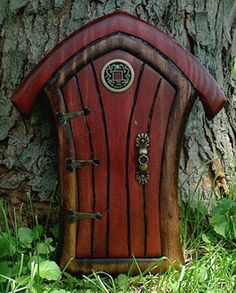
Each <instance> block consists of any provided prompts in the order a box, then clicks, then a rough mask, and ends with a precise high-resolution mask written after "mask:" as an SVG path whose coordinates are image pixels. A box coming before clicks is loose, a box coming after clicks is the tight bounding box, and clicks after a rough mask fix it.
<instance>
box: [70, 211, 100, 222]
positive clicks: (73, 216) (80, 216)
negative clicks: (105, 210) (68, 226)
mask: <svg viewBox="0 0 236 293" xmlns="http://www.w3.org/2000/svg"><path fill="white" fill-rule="evenodd" d="M67 219H68V222H69V223H74V222H76V221H80V220H84V219H94V220H96V221H99V220H101V219H102V215H101V214H100V213H99V212H96V213H80V212H76V211H75V210H73V209H69V210H68V211H67Z"/></svg>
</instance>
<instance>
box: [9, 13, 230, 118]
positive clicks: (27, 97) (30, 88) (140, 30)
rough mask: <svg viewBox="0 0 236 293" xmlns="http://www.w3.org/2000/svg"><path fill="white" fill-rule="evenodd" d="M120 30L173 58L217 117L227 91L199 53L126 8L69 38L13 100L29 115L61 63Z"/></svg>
mask: <svg viewBox="0 0 236 293" xmlns="http://www.w3.org/2000/svg"><path fill="white" fill-rule="evenodd" d="M119 32H123V33H125V34H128V35H132V36H135V37H137V38H140V39H142V40H144V41H146V42H148V43H149V44H151V45H152V46H154V47H155V48H157V49H158V50H159V51H160V53H161V54H163V56H165V58H169V59H170V60H171V61H172V62H173V63H174V64H175V65H176V66H177V67H178V68H179V69H180V71H182V72H183V74H184V75H185V76H186V77H187V78H188V79H189V80H190V81H191V83H192V84H193V86H194V88H195V89H196V91H197V92H198V94H199V95H200V97H201V100H202V102H203V105H204V108H205V111H206V113H207V115H208V117H209V118H213V117H214V116H215V115H216V114H217V113H218V111H219V110H220V109H221V108H222V107H223V106H224V105H225V103H226V98H225V96H224V94H223V92H222V91H221V89H220V88H219V86H218V85H217V83H216V82H215V81H214V79H213V78H212V77H211V75H210V74H209V73H208V72H207V70H206V69H205V68H204V67H203V66H202V65H201V64H200V63H199V62H198V61H197V60H196V59H195V57H193V56H192V55H191V54H190V53H189V52H188V51H187V50H185V49H184V48H183V47H181V46H180V45H179V44H178V43H176V41H175V40H174V39H173V38H171V37H170V36H168V35H167V34H165V33H163V32H162V31H160V30H159V29H157V28H155V27H153V26H152V25H150V24H148V23H146V22H144V21H142V20H140V19H138V18H136V17H134V16H131V15H128V14H127V13H124V12H115V13H112V14H109V15H107V16H104V17H102V18H99V19H97V20H95V21H93V22H91V23H89V24H87V25H85V26H84V27H83V28H81V29H80V30H78V31H76V32H75V33H73V34H72V35H71V36H70V37H68V38H67V39H65V40H64V41H63V42H62V43H60V44H59V45H58V46H57V47H55V48H54V49H53V50H52V51H51V52H50V53H49V54H48V55H47V56H46V57H45V58H44V59H43V60H42V61H41V62H40V63H39V64H38V65H37V66H36V67H35V68H34V70H33V71H32V72H31V73H30V74H29V76H28V78H26V79H25V80H24V81H23V83H22V84H21V85H20V86H19V87H18V89H17V90H16V92H15V94H14V95H13V96H12V101H13V102H14V104H15V105H16V106H17V107H18V108H19V109H20V110H21V111H22V112H23V113H24V114H26V115H29V114H30V112H31V110H32V107H33V105H34V103H35V99H36V97H37V95H38V93H39V92H40V90H41V89H42V88H43V86H44V85H45V83H46V82H47V80H48V79H49V78H50V77H51V75H52V74H53V72H55V70H56V69H57V68H58V67H59V66H60V65H62V64H63V63H64V62H65V61H66V60H68V59H69V58H70V57H71V56H73V55H74V54H76V53H77V52H78V51H82V50H83V48H84V47H85V46H87V45H88V44H92V43H93V42H94V41H95V40H96V39H99V38H103V37H106V36H107V35H111V34H114V33H119Z"/></svg>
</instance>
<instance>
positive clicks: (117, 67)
mask: <svg viewBox="0 0 236 293" xmlns="http://www.w3.org/2000/svg"><path fill="white" fill-rule="evenodd" d="M101 77H102V82H103V85H104V86H105V87H106V88H107V89H108V90H110V91H111V92H118V93H119V92H124V91H126V90H127V89H128V88H129V87H130V86H131V85H132V83H133V81H134V70H133V67H132V66H131V65H130V64H129V63H128V62H127V61H125V60H122V59H113V60H111V61H109V62H107V63H106V64H105V65H104V66H103V68H102V72H101Z"/></svg>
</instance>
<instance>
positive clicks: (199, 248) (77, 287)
mask: <svg viewBox="0 0 236 293" xmlns="http://www.w3.org/2000/svg"><path fill="white" fill-rule="evenodd" d="M235 186H236V184H235V182H233V184H232V186H230V188H229V190H230V193H229V195H228V196H227V198H221V199H219V200H217V202H216V203H215V204H214V205H213V203H211V202H210V203H208V205H207V206H205V205H204V204H203V201H202V193H201V192H200V189H199V187H198V186H197V187H196V189H195V190H194V191H193V192H192V193H191V194H189V195H188V196H187V197H186V196H185V198H187V201H183V200H181V198H183V194H182V191H181V190H180V214H181V226H180V228H181V229H180V230H181V241H182V246H183V250H184V254H185V260H186V262H185V264H184V265H182V266H181V268H180V270H176V269H175V267H174V265H171V266H170V268H169V269H168V270H167V271H166V272H164V273H160V274H156V275H153V274H151V272H150V271H151V268H150V269H148V270H146V271H145V272H141V271H140V273H139V275H137V276H132V268H133V267H134V266H137V267H138V263H137V261H136V259H135V258H134V261H133V265H132V266H131V269H130V271H129V272H128V274H127V275H124V274H120V275H118V276H116V277H112V276H110V275H109V274H107V273H105V272H93V273H92V274H91V275H89V276H83V277H81V278H76V277H74V276H72V275H70V274H69V273H67V272H66V268H65V269H64V270H61V269H60V268H59V267H58V265H57V264H56V262H55V256H56V239H57V227H56V226H54V227H52V228H51V229H49V228H48V221H47V223H46V227H43V226H41V225H40V224H39V223H38V220H37V215H35V213H34V210H33V206H32V203H31V200H30V197H29V202H30V204H29V208H30V211H31V215H32V218H31V226H29V227H25V226H23V225H21V223H22V221H21V220H22V219H21V217H22V213H21V211H20V212H18V213H16V212H15V211H13V213H12V212H10V211H9V209H8V207H7V205H6V204H4V202H0V224H1V226H0V292H1V293H8V292H11V293H15V292H26V293H31V292H32V293H41V292H42V293H49V292H50V293H69V292H74V293H75V292H85V293H90V292H106V293H112V292H119V293H121V292H124V293H125V292H153V293H154V292H180V293H181V292H186V293H191V292H194V293H198V292H199V293H205V292H207V293H218V292H224V293H225V292H236V249H235V248H236V201H235ZM211 192H212V193H213V192H214V191H213V190H211ZM209 197H210V198H211V195H210V196H209ZM212 206H213V208H212ZM163 259H165V258H160V259H159V260H157V262H156V263H155V264H154V266H155V265H158V264H159V263H160V262H161V261H163Z"/></svg>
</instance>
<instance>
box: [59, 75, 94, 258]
mask: <svg viewBox="0 0 236 293" xmlns="http://www.w3.org/2000/svg"><path fill="white" fill-rule="evenodd" d="M63 93H64V97H65V103H66V106H67V109H68V111H69V112H74V111H81V109H82V104H81V102H80V99H81V97H80V95H79V92H78V87H77V83H76V79H75V78H73V79H71V80H70V81H69V82H68V83H67V84H66V85H65V87H64V90H63ZM71 128H72V134H73V138H74V144H75V149H76V158H75V159H77V160H89V159H91V150H90V144H89V136H88V131H87V127H86V123H85V120H84V119H81V118H75V119H73V120H72V121H71ZM77 173H78V176H77V178H78V192H79V200H78V209H79V211H81V212H83V213H90V212H91V211H92V203H93V190H92V169H91V168H89V167H88V168H86V167H85V168H82V169H79V170H78V172H77ZM91 235H92V223H91V221H90V220H89V221H86V220H84V221H80V222H79V223H78V240H77V251H78V255H79V256H80V257H88V256H91Z"/></svg>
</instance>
